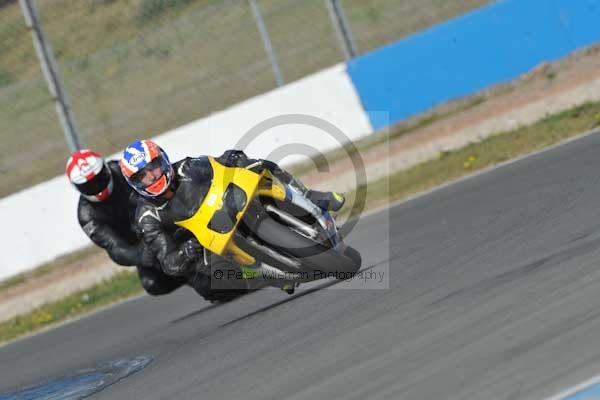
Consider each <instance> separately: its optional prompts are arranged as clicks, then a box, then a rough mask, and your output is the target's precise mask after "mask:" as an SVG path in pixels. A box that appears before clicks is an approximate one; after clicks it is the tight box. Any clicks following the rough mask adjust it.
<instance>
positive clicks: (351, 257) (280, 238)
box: [254, 217, 361, 279]
mask: <svg viewBox="0 0 600 400" xmlns="http://www.w3.org/2000/svg"><path fill="white" fill-rule="evenodd" d="M254 234H255V235H256V236H257V237H258V238H259V239H260V240H261V241H263V242H264V243H265V244H267V245H268V246H269V247H271V248H273V249H274V250H276V251H277V252H279V253H281V254H284V255H287V256H292V257H293V258H295V259H298V260H299V261H300V263H301V265H302V268H303V270H305V272H311V273H315V272H317V273H318V272H322V273H323V274H322V275H325V276H336V277H339V278H341V279H346V278H348V277H350V276H351V275H352V274H354V273H355V272H357V271H358V270H359V269H360V266H361V257H360V253H359V252H358V251H356V250H355V249H353V248H351V247H346V248H345V250H344V252H343V253H339V252H338V251H336V250H334V249H332V248H330V247H328V246H326V245H325V244H322V243H318V242H315V241H313V240H311V239H309V238H307V237H305V236H303V235H302V234H300V233H298V232H296V231H294V230H293V229H291V228H290V227H288V226H286V225H283V224H281V223H279V222H277V221H275V220H274V219H272V218H269V217H266V218H264V219H263V220H262V221H261V222H260V223H259V224H258V227H257V228H256V231H255V232H254ZM315 276H318V274H315Z"/></svg>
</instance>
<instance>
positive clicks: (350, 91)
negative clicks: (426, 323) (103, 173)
mask: <svg viewBox="0 0 600 400" xmlns="http://www.w3.org/2000/svg"><path fill="white" fill-rule="evenodd" d="M298 113H300V114H307V115H311V116H315V117H319V118H322V119H324V120H326V121H328V122H330V123H332V124H334V125H335V126H336V127H338V128H339V129H341V130H342V131H343V132H344V133H345V134H346V136H347V137H348V139H357V138H359V137H361V136H364V135H367V134H369V133H371V132H372V128H371V126H370V125H369V121H368V118H367V116H366V115H365V114H364V112H363V111H362V107H361V105H360V101H359V99H358V96H357V94H356V92H355V91H354V87H353V85H352V83H351V82H350V79H349V78H348V76H347V74H346V72H345V65H343V64H341V65H336V66H334V67H332V68H328V69H326V70H324V71H322V72H319V73H317V74H314V75H311V76H309V77H306V78H304V79H302V80H300V81H297V82H294V83H291V84H289V85H286V86H284V87H282V88H279V89H276V90H274V91H272V92H269V93H266V94H263V95H261V96H258V97H255V98H253V99H250V100H248V101H245V102H243V103H240V104H238V105H236V106H234V107H232V108H230V109H227V110H225V111H222V112H219V113H216V114H213V115H211V116H209V117H207V118H203V119H201V120H198V121H196V122H193V123H190V124H188V125H186V126H183V127H180V128H177V129H175V130H173V131H171V132H168V133H165V134H163V135H160V136H157V137H156V138H155V140H156V141H157V142H158V143H159V145H161V146H162V147H164V148H165V150H166V151H167V152H168V153H169V155H170V157H171V159H172V160H173V161H174V160H178V159H180V158H182V157H185V156H198V155H201V154H213V155H215V154H216V155H218V154H220V153H221V152H223V151H224V150H225V149H228V148H233V147H239V146H236V144H237V143H238V142H239V140H240V139H241V138H242V136H244V134H245V133H246V132H247V131H248V130H249V129H250V128H252V127H253V126H255V125H256V124H258V123H260V122H262V121H264V120H266V119H269V118H272V117H276V116H280V115H283V114H298ZM286 144H294V145H297V144H301V145H302V149H303V150H304V149H308V148H312V149H313V151H324V150H327V149H331V148H333V147H336V146H338V145H339V143H338V142H337V140H336V139H334V138H332V137H331V136H329V135H328V134H327V133H326V132H323V131H322V130H320V129H318V128H314V127H310V126H303V125H299V124H297V123H292V124H288V125H285V126H281V127H278V128H273V129H269V130H268V131H266V132H265V133H264V134H261V135H259V136H258V137H256V138H255V139H254V140H253V141H252V142H251V143H250V144H249V145H248V146H246V147H245V150H246V151H247V152H248V154H249V155H250V156H251V157H270V158H272V157H275V158H277V152H274V151H275V150H276V149H282V146H285V145H286ZM295 149H298V147H295ZM288 150H291V152H294V151H295V150H294V148H291V149H289V148H288ZM114 157H116V155H113V156H112V158H114ZM65 161H66V159H65ZM289 161H291V159H290V158H289V157H288V158H286V159H284V160H283V162H284V164H285V162H289ZM77 197H78V196H77V195H76V193H75V191H74V190H73V189H72V188H71V187H70V185H69V183H68V181H67V179H66V178H65V177H62V176H60V177H57V178H54V179H51V180H49V181H47V182H44V183H42V184H39V185H37V186H35V187H32V188H29V189H26V190H23V191H21V192H19V193H15V194H13V195H11V196H8V197H5V198H3V199H1V200H0V221H2V224H3V226H4V227H5V229H2V230H0V242H1V243H2V252H0V279H3V278H7V277H10V276H12V275H15V274H17V273H19V272H22V271H25V270H28V269H31V268H33V267H35V266H37V265H39V264H42V263H44V262H47V261H50V260H52V259H54V258H56V257H57V256H60V255H62V254H65V253H69V252H72V251H75V250H78V249H81V248H83V247H84V246H86V245H88V244H90V241H89V239H88V238H87V237H86V236H85V235H84V234H83V232H82V231H81V229H80V228H79V225H78V223H77V218H76V209H77Z"/></svg>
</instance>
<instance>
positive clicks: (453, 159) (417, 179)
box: [349, 102, 600, 209]
mask: <svg viewBox="0 0 600 400" xmlns="http://www.w3.org/2000/svg"><path fill="white" fill-rule="evenodd" d="M598 127H600V102H594V103H586V104H583V105H581V106H578V107H575V108H572V109H569V110H566V111H563V112H561V113H558V114H554V115H551V116H548V117H546V118H545V119H543V120H541V121H539V122H536V123H534V124H532V125H528V126H525V127H521V128H518V129H515V130H512V131H509V132H503V133H501V134H498V135H495V136H492V137H489V138H487V139H485V140H483V141H481V142H478V143H473V144H470V145H468V146H465V147H463V148H461V149H459V150H456V151H449V152H443V153H441V154H440V156H439V157H438V158H437V159H434V160H430V161H426V162H423V163H421V164H418V165H415V166H414V167H412V168H409V169H407V170H404V171H400V172H397V173H394V174H392V175H390V176H389V177H385V178H381V179H379V180H377V181H375V182H371V183H369V184H368V188H367V201H366V209H370V208H371V209H372V208H375V207H380V206H383V205H385V204H389V203H390V202H393V201H396V200H400V199H403V198H407V197H409V196H412V195H415V194H417V193H420V192H423V191H425V190H428V189H431V188H433V187H435V186H439V185H441V184H443V183H446V182H449V181H452V180H456V179H458V178H460V177H463V176H465V175H468V174H471V173H473V172H475V171H478V170H482V169H485V168H488V167H491V166H493V165H496V164H499V163H501V162H503V161H507V160H510V159H514V158H517V157H520V156H523V155H525V154H528V153H533V152H535V151H538V150H541V149H543V148H546V147H549V146H551V145H553V144H556V143H559V142H561V141H563V140H566V139H568V138H570V137H573V136H576V135H579V134H581V133H583V132H586V131H588V130H591V129H595V128H598ZM355 196H356V192H353V193H351V194H350V196H349V197H350V198H351V199H352V198H354V197H355Z"/></svg>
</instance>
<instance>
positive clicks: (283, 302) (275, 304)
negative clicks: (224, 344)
mask: <svg viewBox="0 0 600 400" xmlns="http://www.w3.org/2000/svg"><path fill="white" fill-rule="evenodd" d="M389 261H390V260H385V261H380V262H378V263H376V264H373V265H371V266H369V267H367V268H363V269H361V270H360V272H364V271H369V270H371V269H373V268H375V267H377V266H379V265H381V264H384V263H387V262H389ZM342 282H346V281H340V280H331V281H328V282H323V283H322V284H320V285H318V286H315V287H314V288H310V289H307V290H305V291H303V292H301V293H298V294H295V295H293V296H290V297H288V298H287V299H284V300H280V301H278V302H275V303H272V304H269V305H268V306H265V307H262V308H259V309H258V310H256V311H252V312H251V313H248V314H246V315H243V316H241V317H239V318H235V319H233V320H231V321H228V322H226V323H224V324H221V325H219V328H222V327H225V326H228V325H232V324H234V323H236V322H239V321H243V320H245V319H248V318H250V317H253V316H254V315H257V314H260V313H263V312H265V311H269V310H272V309H274V308H276V307H279V306H280V305H282V304H286V303H288V302H290V301H294V300H296V299H299V298H301V297H304V296H306V295H309V294H311V293H314V292H318V291H321V290H323V289H326V288H328V287H330V286H334V285H337V284H340V283H342Z"/></svg>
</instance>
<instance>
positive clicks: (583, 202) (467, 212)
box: [0, 134, 600, 400]
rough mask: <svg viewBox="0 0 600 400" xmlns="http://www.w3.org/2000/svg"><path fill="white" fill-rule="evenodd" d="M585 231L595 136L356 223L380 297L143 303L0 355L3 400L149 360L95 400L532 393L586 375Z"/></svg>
mask: <svg viewBox="0 0 600 400" xmlns="http://www.w3.org/2000/svg"><path fill="white" fill-rule="evenodd" d="M387 226H389V227H391V228H390V229H387V228H386V229H381V228H382V227H387ZM599 228H600V135H599V134H595V135H591V136H588V137H585V138H583V139H581V140H577V141H574V142H571V143H569V144H567V145H564V146H560V147H558V148H555V149H553V150H551V151H548V152H544V153H542V154H538V155H535V156H533V157H529V158H526V159H524V160H521V161H518V162H516V163H512V164H509V165H506V166H503V167H501V168H499V169H495V170H493V171H491V172H488V173H485V174H481V175H478V176H476V177H474V178H471V179H468V180H464V181H462V182H460V183H458V184H455V185H451V186H448V187H446V188H444V189H442V190H438V191H435V192H433V193H430V194H428V195H426V196H424V197H420V198H418V199H415V200H412V201H409V202H407V203H403V204H400V205H397V206H395V207H393V208H392V209H390V210H389V211H388V212H382V213H377V214H373V215H371V216H368V217H366V218H363V219H362V220H361V222H360V223H359V225H358V226H357V227H356V228H355V230H354V231H353V233H352V235H351V240H350V241H351V242H352V244H353V245H355V246H356V247H357V248H358V249H360V251H361V252H362V254H363V256H364V260H365V266H366V267H367V268H369V267H370V268H371V271H379V272H383V273H389V275H388V277H389V285H390V288H389V289H380V290H377V289H371V290H364V289H345V290H334V289H333V287H334V286H328V287H322V286H326V285H317V287H313V288H307V289H304V291H303V292H301V293H298V294H297V295H295V296H292V297H288V296H287V295H285V294H283V293H281V292H279V291H276V290H264V291H261V292H257V293H254V294H252V295H249V296H246V297H244V298H243V299H239V300H236V301H234V302H232V303H229V304H225V305H221V306H209V305H207V304H206V303H204V302H202V301H201V300H200V299H199V298H198V297H196V296H195V295H194V294H193V293H192V292H191V290H186V289H182V290H180V291H178V292H177V293H175V294H173V295H171V296H167V297H163V298H150V297H147V296H145V297H142V298H139V299H136V300H133V301H130V302H127V303H124V304H122V305H119V306H116V307H114V308H111V309H108V310H105V311H103V312H100V313H98V314H95V315H93V316H90V317H88V318H84V319H81V320H79V321H76V322H73V323H70V324H67V325H64V326H62V327H59V328H57V329H54V330H51V331H49V332H46V333H43V334H40V335H36V336H33V337H31V338H28V339H25V340H22V341H19V342H15V343H13V344H10V345H8V346H5V347H3V348H0V393H3V392H6V391H8V390H10V389H15V388H19V387H22V386H24V385H28V384H32V383H36V382H39V381H41V380H44V379H47V378H51V377H55V376H59V375H61V374H64V373H69V372H73V371H75V370H77V369H81V368H89V367H91V366H93V365H94V364H95V363H98V362H104V361H109V360H114V359H119V358H123V357H135V356H139V355H151V356H153V357H154V362H153V363H152V364H150V365H149V366H148V367H147V368H146V369H144V370H142V371H141V372H139V373H137V374H135V375H131V376H130V377H128V378H126V379H124V380H122V381H120V382H118V383H116V384H115V385H112V386H110V387H108V388H107V389H105V390H103V391H102V392H100V393H99V394H97V395H95V396H93V398H94V399H96V398H97V399H236V398H240V399H278V400H279V399H324V398H343V399H364V398H369V399H392V398H401V399H419V400H423V399H426V400H429V399H438V398H442V399H460V400H464V399H486V400H487V399H543V398H546V397H548V396H551V395H553V394H555V393H557V392H560V391H562V390H564V389H566V388H568V387H570V386H572V385H575V384H577V383H579V382H582V381H585V380H586V379H589V378H591V377H593V376H595V375H598V374H600V229H599ZM345 285H346V286H350V287H360V286H361V283H360V282H359V281H353V282H350V283H349V284H348V283H346V284H345Z"/></svg>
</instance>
